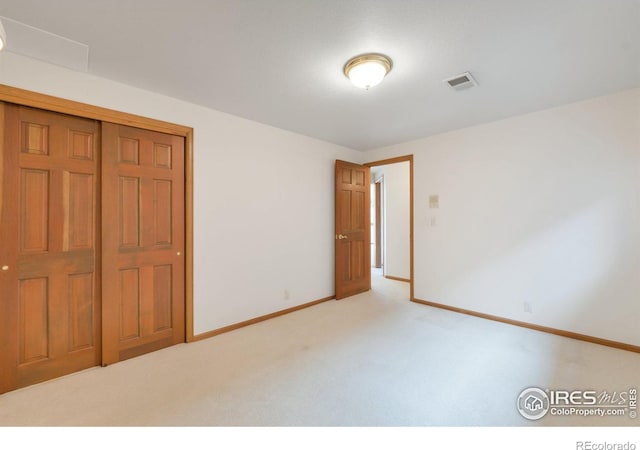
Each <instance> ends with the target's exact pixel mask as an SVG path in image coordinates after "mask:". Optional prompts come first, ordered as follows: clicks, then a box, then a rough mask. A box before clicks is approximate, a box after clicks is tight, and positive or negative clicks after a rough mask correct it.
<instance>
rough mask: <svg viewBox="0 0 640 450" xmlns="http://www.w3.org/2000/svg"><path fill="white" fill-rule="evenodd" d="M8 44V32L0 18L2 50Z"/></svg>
mask: <svg viewBox="0 0 640 450" xmlns="http://www.w3.org/2000/svg"><path fill="white" fill-rule="evenodd" d="M6 46H7V33H6V32H5V31H4V26H3V25H2V21H1V20H0V52H1V51H2V50H4V48H5V47H6Z"/></svg>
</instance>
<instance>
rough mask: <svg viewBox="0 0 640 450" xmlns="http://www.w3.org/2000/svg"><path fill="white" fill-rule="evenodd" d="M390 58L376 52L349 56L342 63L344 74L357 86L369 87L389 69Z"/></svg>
mask: <svg viewBox="0 0 640 450" xmlns="http://www.w3.org/2000/svg"><path fill="white" fill-rule="evenodd" d="M391 67H392V63H391V59H389V58H388V57H386V56H384V55H380V54H378V53H368V54H366V55H360V56H356V57H354V58H351V59H350V60H349V61H347V63H346V64H345V65H344V74H345V75H346V77H347V78H349V79H350V80H351V82H352V83H353V84H355V85H356V86H358V87H359V88H363V89H369V88H370V87H373V86H375V85H377V84H379V83H380V82H381V81H382V80H383V79H384V77H385V76H386V75H387V74H388V73H389V71H390V70H391Z"/></svg>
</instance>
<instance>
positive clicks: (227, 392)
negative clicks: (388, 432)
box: [0, 276, 640, 426]
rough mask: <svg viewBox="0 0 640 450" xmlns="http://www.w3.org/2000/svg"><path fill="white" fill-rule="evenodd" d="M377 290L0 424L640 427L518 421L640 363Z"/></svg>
mask: <svg viewBox="0 0 640 450" xmlns="http://www.w3.org/2000/svg"><path fill="white" fill-rule="evenodd" d="M408 288H409V286H408V284H406V283H402V282H396V281H390V280H385V279H382V278H381V277H379V276H376V277H374V290H372V291H371V292H368V293H365V294H361V295H358V296H355V297H352V298H350V299H346V300H342V301H339V302H337V301H330V302H326V303H323V304H320V305H317V306H314V307H312V308H308V309H305V310H302V311H299V312H296V313H292V314H289V315H286V316H282V317H279V318H276V319H273V320H269V321H266V322H262V323H259V324H256V325H252V326H249V327H245V328H242V329H239V330H236V331H233V332H230V333H227V334H224V335H220V336H217V337H214V338H211V339H207V340H204V341H200V342H196V343H192V344H183V345H178V346H175V347H172V348H168V349H165V350H161V351H158V352H155V353H152V354H149V355H145V356H142V357H139V358H135V359H132V360H129V361H124V362H122V363H118V364H114V365H112V366H109V367H106V368H94V369H89V370H86V371H83V372H80V373H77V374H73V375H70V376H67V377H64V378H60V379H57V380H53V381H50V382H46V383H42V384H40V385H36V386H31V387H28V388H25V389H21V390H18V391H14V392H10V393H7V394H4V395H2V396H0V425H18V426H19V425H29V426H49V425H65V426H84V425H89V426H105V425H120V426H133V425H135V426H145V425H154V426H171V425H175V426H192V425H195V426H197V425H205V426H217V425H220V426H236V425H238V426H263V425H278V426H297V425H305V426H411V425H417V426H432V425H439V426H449V425H464V426H470V425H487V426H488V425H490V426H509V425H516V426H527V425H586V426H600V425H614V426H617V425H638V424H640V420H638V419H637V420H636V421H633V420H631V419H629V418H628V417H623V418H611V417H610V418H580V417H564V418H558V417H550V416H547V417H545V418H544V419H542V420H540V421H538V422H530V421H527V420H525V419H523V418H522V417H521V416H520V415H519V414H518V412H517V411H516V399H517V396H518V394H519V393H520V392H521V391H522V390H523V389H524V388H526V387H529V386H540V387H549V388H566V389H595V390H599V391H600V390H609V391H613V390H618V391H620V390H623V389H625V390H626V389H628V388H629V387H631V386H633V385H634V384H639V381H640V378H639V374H640V357H639V356H638V355H637V354H634V353H630V352H625V351H621V350H615V349H611V348H607V347H602V346H598V345H593V344H588V343H584V342H579V341H575V340H571V339H565V338H561V337H556V336H551V335H547V334H543V333H539V332H535V331H531V330H526V329H522V328H518V327H513V326H509V325H504V324H500V323H496V322H491V321H487V320H482V319H478V318H474V317H469V316H465V315H460V314H456V313H452V312H448V311H443V310H439V309H435V308H431V307H427V306H423V305H418V304H414V303H411V302H409V301H408V295H409V294H408Z"/></svg>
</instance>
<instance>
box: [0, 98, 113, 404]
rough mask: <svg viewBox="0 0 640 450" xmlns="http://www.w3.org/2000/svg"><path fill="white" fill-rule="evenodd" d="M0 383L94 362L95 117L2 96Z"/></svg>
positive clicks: (13, 384)
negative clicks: (20, 103)
mask: <svg viewBox="0 0 640 450" xmlns="http://www.w3.org/2000/svg"><path fill="white" fill-rule="evenodd" d="M0 110H1V115H2V118H1V120H0V123H1V124H2V125H3V126H2V133H3V136H2V137H1V138H0V142H1V143H2V146H3V148H2V151H0V170H1V178H0V190H1V192H0V230H1V232H2V235H1V237H0V238H1V241H2V243H1V245H0V266H1V269H2V270H1V271H0V308H1V314H0V392H5V391H8V390H12V389H16V388H19V387H23V386H26V385H29V384H33V383H38V382H41V381H44V380H48V379H51V378H54V377H58V376H61V375H65V374H68V373H71V372H75V371H78V370H82V369H85V368H88V367H92V366H95V365H97V364H100V348H101V343H100V339H101V332H100V325H101V316H100V311H101V310H100V290H99V286H100V270H99V259H100V255H99V245H97V244H98V242H99V238H100V229H99V224H98V221H97V217H98V208H99V195H98V193H99V190H98V189H99V172H98V161H99V158H100V135H99V124H98V122H96V121H93V120H87V119H81V118H77V117H71V116H66V115H63V114H57V113H50V112H46V111H40V110H36V109H31V108H26V107H18V106H15V105H10V104H0Z"/></svg>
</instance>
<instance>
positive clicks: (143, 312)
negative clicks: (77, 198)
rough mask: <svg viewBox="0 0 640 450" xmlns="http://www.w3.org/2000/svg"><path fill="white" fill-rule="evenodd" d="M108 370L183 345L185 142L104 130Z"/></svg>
mask: <svg viewBox="0 0 640 450" xmlns="http://www.w3.org/2000/svg"><path fill="white" fill-rule="evenodd" d="M102 136H103V141H102V145H103V149H104V151H103V158H102V183H103V189H102V210H103V214H102V226H103V230H104V233H103V235H102V246H103V255H102V258H103V265H102V270H103V272H102V277H103V291H102V292H103V298H104V303H103V317H104V322H103V361H102V362H103V364H104V365H106V364H111V363H114V362H117V361H120V360H123V359H127V358H131V357H133V356H137V355H140V354H143V353H148V352H150V351H154V350H158V349H160V348H164V347H168V346H170V345H174V344H176V343H179V342H184V340H185V322H184V320H185V291H184V289H185V280H184V242H185V236H184V219H185V215H184V138H182V137H179V136H173V135H168V134H163V133H157V132H153V131H147V130H142V129H138V128H132V127H127V126H123V125H115V124H110V123H103V125H102Z"/></svg>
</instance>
